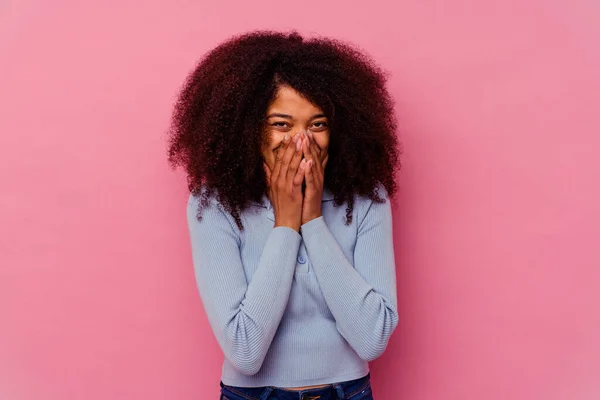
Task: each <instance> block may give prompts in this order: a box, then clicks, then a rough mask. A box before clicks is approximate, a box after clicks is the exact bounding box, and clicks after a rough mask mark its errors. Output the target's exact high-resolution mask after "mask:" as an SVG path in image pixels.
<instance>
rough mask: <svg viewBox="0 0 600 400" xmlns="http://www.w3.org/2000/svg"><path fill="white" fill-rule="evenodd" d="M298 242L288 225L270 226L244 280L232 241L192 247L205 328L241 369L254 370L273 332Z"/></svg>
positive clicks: (287, 289)
mask: <svg viewBox="0 0 600 400" xmlns="http://www.w3.org/2000/svg"><path fill="white" fill-rule="evenodd" d="M300 241H301V237H300V235H299V233H298V232H296V231H294V230H293V229H290V228H287V227H276V228H273V230H272V231H271V233H270V235H269V237H268V239H267V241H266V243H265V246H264V248H263V251H262V254H261V257H260V261H259V265H258V266H257V269H256V271H255V272H254V274H253V276H252V280H251V281H250V282H249V283H247V282H246V277H245V274H244V273H243V266H242V264H241V262H240V258H239V249H238V248H237V245H236V246H235V248H234V247H233V246H229V248H227V247H222V246H223V241H222V240H218V239H214V240H212V242H213V243H214V248H207V245H204V248H203V249H202V250H201V251H200V250H197V251H194V254H195V262H194V264H195V266H197V267H196V273H197V283H198V286H199V291H200V294H201V297H202V301H203V303H204V305H205V310H206V313H207V316H208V319H209V322H210V324H211V327H212V329H213V331H214V333H215V336H216V338H217V341H218V342H219V345H220V346H221V349H222V350H223V353H224V354H225V356H226V357H227V358H228V359H229V360H230V361H231V362H232V363H233V365H235V366H236V368H238V369H239V370H240V371H241V372H242V373H244V374H247V375H253V374H255V373H257V372H258V371H259V370H260V367H261V365H262V363H263V361H264V358H265V356H266V353H267V351H268V349H269V346H270V344H271V342H272V340H273V337H274V335H275V332H276V331H277V328H278V326H279V323H280V321H281V318H282V316H283V313H284V311H285V307H286V305H287V301H288V298H289V293H290V290H291V285H292V280H293V275H294V266H295V264H296V256H297V253H298V248H299V246H300ZM224 253H227V254H224ZM234 271H235V272H236V273H234Z"/></svg>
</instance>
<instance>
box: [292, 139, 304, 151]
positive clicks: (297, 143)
mask: <svg viewBox="0 0 600 400" xmlns="http://www.w3.org/2000/svg"><path fill="white" fill-rule="evenodd" d="M294 137H295V136H294ZM301 144H302V142H300V141H299V140H296V151H300V145H301Z"/></svg>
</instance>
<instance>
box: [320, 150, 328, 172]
mask: <svg viewBox="0 0 600 400" xmlns="http://www.w3.org/2000/svg"><path fill="white" fill-rule="evenodd" d="M328 160H329V153H327V154H325V158H324V159H323V163H322V164H321V166H322V167H323V170H325V166H326V165H327V161H328Z"/></svg>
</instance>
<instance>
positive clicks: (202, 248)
mask: <svg viewBox="0 0 600 400" xmlns="http://www.w3.org/2000/svg"><path fill="white" fill-rule="evenodd" d="M378 190H379V194H380V195H381V197H385V198H386V202H385V203H377V202H372V201H371V200H369V199H368V198H366V197H362V196H355V203H354V211H353V218H352V222H351V224H350V225H345V224H344V222H345V214H346V205H345V204H343V205H341V206H338V207H335V206H334V202H333V195H332V194H331V193H330V192H329V190H327V188H325V189H324V191H323V199H322V214H323V215H322V216H321V217H319V218H316V219H313V220H311V221H309V222H307V223H305V224H303V225H302V227H301V229H300V233H299V232H296V231H295V230H293V229H291V228H288V227H283V226H279V227H274V214H273V208H272V205H271V203H270V201H269V199H268V197H267V196H264V197H263V201H262V203H253V204H252V206H251V207H249V208H247V209H246V210H244V211H243V212H242V213H241V220H242V224H243V225H244V230H239V229H238V227H237V226H236V224H235V221H234V219H233V218H232V217H231V215H230V214H229V213H227V212H226V211H225V210H224V209H223V208H222V207H221V205H220V204H219V203H218V202H217V200H216V199H215V198H214V197H212V198H211V202H210V204H209V206H208V207H205V208H204V209H203V212H202V220H201V221H198V220H197V218H196V215H197V212H196V211H197V208H198V203H199V201H200V199H199V197H196V196H193V195H190V197H189V201H188V205H187V220H188V227H189V233H190V239H191V248H192V259H193V266H194V271H195V277H196V282H197V285H198V291H199V293H200V297H201V300H202V304H203V306H204V309H205V311H206V314H207V317H208V321H209V323H210V326H211V328H212V330H213V332H214V335H215V337H216V339H217V341H218V343H219V345H220V347H221V349H222V350H223V353H224V355H225V359H224V362H223V368H222V375H221V380H222V381H223V383H224V384H226V385H231V386H242V387H257V386H275V387H298V386H309V385H318V384H327V383H334V382H342V381H346V380H351V379H356V378H360V377H362V376H364V375H366V374H367V373H368V372H369V363H368V362H369V361H372V360H374V359H375V358H377V357H379V356H380V355H381V354H382V353H383V351H384V350H385V348H386V346H387V343H388V340H389V338H390V336H391V334H392V332H393V331H394V329H395V328H396V325H397V324H398V311H397V297H396V271H395V264H394V247H393V240H392V214H391V204H390V200H389V198H388V193H387V191H386V190H385V188H384V187H383V185H379V189H378Z"/></svg>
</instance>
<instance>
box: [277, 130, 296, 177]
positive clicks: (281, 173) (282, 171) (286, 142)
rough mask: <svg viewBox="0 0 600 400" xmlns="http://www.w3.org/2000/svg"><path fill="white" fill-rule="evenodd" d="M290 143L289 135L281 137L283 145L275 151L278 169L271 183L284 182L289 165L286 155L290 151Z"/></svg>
mask: <svg viewBox="0 0 600 400" xmlns="http://www.w3.org/2000/svg"><path fill="white" fill-rule="evenodd" d="M291 142H292V140H291V139H290V135H288V134H287V133H286V134H285V136H284V137H283V143H282V144H281V146H279V149H277V157H278V161H279V169H278V171H277V172H278V174H277V176H276V177H275V176H274V177H273V183H275V182H285V177H286V175H287V166H288V164H289V163H290V161H289V158H286V157H288V153H289V151H290V147H291V146H290V143H291Z"/></svg>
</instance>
